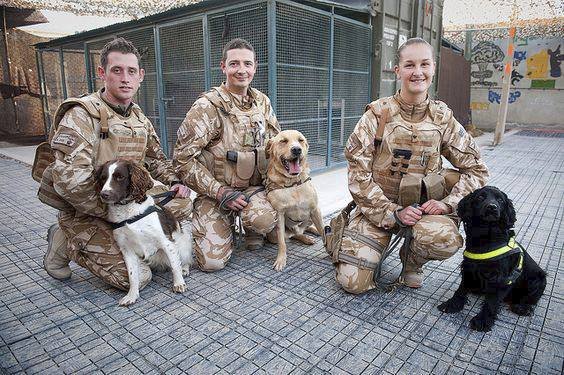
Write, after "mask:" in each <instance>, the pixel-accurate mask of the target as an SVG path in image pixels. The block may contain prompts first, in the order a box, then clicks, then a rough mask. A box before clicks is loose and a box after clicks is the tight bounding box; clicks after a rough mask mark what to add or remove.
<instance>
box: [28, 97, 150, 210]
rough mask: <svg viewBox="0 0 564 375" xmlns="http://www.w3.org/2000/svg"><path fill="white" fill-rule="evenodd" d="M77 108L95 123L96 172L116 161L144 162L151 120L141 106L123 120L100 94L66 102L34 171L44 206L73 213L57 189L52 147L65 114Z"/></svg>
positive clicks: (94, 155) (37, 156)
mask: <svg viewBox="0 0 564 375" xmlns="http://www.w3.org/2000/svg"><path fill="white" fill-rule="evenodd" d="M76 105H80V106H81V107H82V108H84V109H85V110H86V111H87V112H88V114H89V115H90V116H91V117H92V119H93V122H94V128H95V129H94V135H93V139H89V140H88V141H91V142H92V160H93V167H94V168H96V167H98V166H100V165H102V164H104V163H105V162H107V161H109V160H112V159H116V158H126V159H129V160H134V161H136V162H141V161H142V160H143V159H144V157H145V151H146V148H147V137H148V132H149V128H148V120H147V118H146V117H145V116H144V115H143V113H142V111H141V108H139V106H138V105H136V104H135V105H134V106H133V108H132V114H131V115H130V116H129V117H123V116H120V115H118V114H117V113H116V112H115V111H114V110H113V109H111V108H110V107H109V106H108V105H107V104H106V103H105V102H104V101H103V100H102V98H101V97H100V93H99V92H96V93H94V94H91V95H88V96H84V97H81V98H70V99H67V100H65V101H64V102H63V103H61V105H60V106H59V107H58V108H57V111H56V112H55V116H54V121H53V125H52V126H51V129H50V131H49V138H48V141H47V142H44V143H42V144H40V145H39V146H38V148H37V151H36V154H35V161H34V164H33V168H32V176H33V178H34V179H35V180H36V181H38V182H40V183H41V185H40V186H39V192H38V198H39V199H40V200H41V201H42V202H43V203H45V204H47V205H49V206H51V207H54V208H56V209H58V210H62V211H65V210H69V209H72V206H71V205H70V204H68V203H67V202H66V201H65V200H64V199H63V198H62V197H60V196H59V194H57V192H56V191H55V189H54V188H53V177H52V168H53V161H54V160H55V158H54V156H53V150H52V149H51V147H50V144H51V141H52V140H53V137H54V135H55V133H56V131H57V129H58V127H59V123H60V122H61V120H62V119H63V117H64V115H65V113H66V112H67V111H68V110H70V109H71V108H72V107H74V106H76Z"/></svg>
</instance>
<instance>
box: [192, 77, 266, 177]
mask: <svg viewBox="0 0 564 375" xmlns="http://www.w3.org/2000/svg"><path fill="white" fill-rule="evenodd" d="M250 90H253V91H252V94H253V96H254V98H255V102H254V104H253V105H252V107H251V108H250V109H249V110H246V111H245V110H241V109H240V108H239V107H238V106H237V105H236V104H235V103H233V100H232V99H231V98H230V95H229V94H228V93H227V92H225V91H224V90H223V89H222V88H219V87H214V88H213V89H211V90H210V91H208V92H206V93H204V94H203V96H204V97H205V98H207V99H208V100H209V101H210V103H212V104H213V106H214V107H216V110H217V111H218V112H219V116H218V117H219V121H220V122H221V129H220V132H219V135H218V136H217V137H216V138H215V139H213V140H212V141H211V142H210V143H209V144H208V146H207V147H206V148H205V149H204V150H202V153H201V154H200V155H199V156H198V160H199V161H200V162H201V163H202V164H204V165H205V166H206V167H207V168H208V170H209V171H210V172H211V173H212V174H213V176H214V177H215V179H217V180H218V181H219V182H220V183H222V184H224V185H227V186H231V187H234V188H246V187H249V186H257V185H262V182H263V180H264V177H265V176H266V169H267V161H266V154H265V146H266V143H267V142H268V138H269V131H270V129H271V127H272V125H271V124H269V123H268V121H267V120H266V119H267V116H266V111H267V103H266V100H265V98H264V94H262V93H261V92H260V91H258V90H255V89H252V88H251V89H250Z"/></svg>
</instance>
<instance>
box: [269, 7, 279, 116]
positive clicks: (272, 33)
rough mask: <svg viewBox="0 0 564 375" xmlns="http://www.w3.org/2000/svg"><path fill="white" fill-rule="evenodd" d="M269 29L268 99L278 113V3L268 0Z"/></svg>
mask: <svg viewBox="0 0 564 375" xmlns="http://www.w3.org/2000/svg"><path fill="white" fill-rule="evenodd" d="M267 7H268V8H267V29H268V36H267V38H268V41H267V43H268V97H269V98H270V104H271V105H272V109H273V110H274V112H276V107H277V104H278V103H277V100H278V93H277V86H278V83H277V81H276V78H277V77H276V73H277V72H276V69H277V65H276V1H275V0H268V5H267Z"/></svg>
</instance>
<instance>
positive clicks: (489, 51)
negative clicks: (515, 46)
mask: <svg viewBox="0 0 564 375" xmlns="http://www.w3.org/2000/svg"><path fill="white" fill-rule="evenodd" d="M504 58H505V53H503V51H502V50H501V48H499V47H498V46H497V45H495V44H494V43H492V42H484V41H482V42H479V43H478V44H477V45H476V46H474V48H472V59H471V61H472V63H473V64H476V65H477V66H478V70H477V71H473V72H470V75H471V76H472V77H473V78H476V79H477V81H473V82H472V84H473V85H479V86H495V85H496V82H494V81H486V79H489V78H492V77H493V71H492V70H489V69H488V68H489V64H492V67H493V68H494V69H496V67H494V66H493V65H494V64H499V65H501V66H502V69H503V59H504Z"/></svg>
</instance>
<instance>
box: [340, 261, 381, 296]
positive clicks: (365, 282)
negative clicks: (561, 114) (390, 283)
mask: <svg viewBox="0 0 564 375" xmlns="http://www.w3.org/2000/svg"><path fill="white" fill-rule="evenodd" d="M373 278H374V271H371V270H365V269H360V268H358V267H355V266H353V265H350V264H346V263H340V264H338V265H337V267H336V275H335V280H336V281H337V284H339V285H340V286H341V288H343V289H344V290H345V291H346V292H348V293H351V294H361V293H364V292H367V291H369V290H370V289H374V288H375V287H376V285H375V284H374V279H373Z"/></svg>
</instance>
